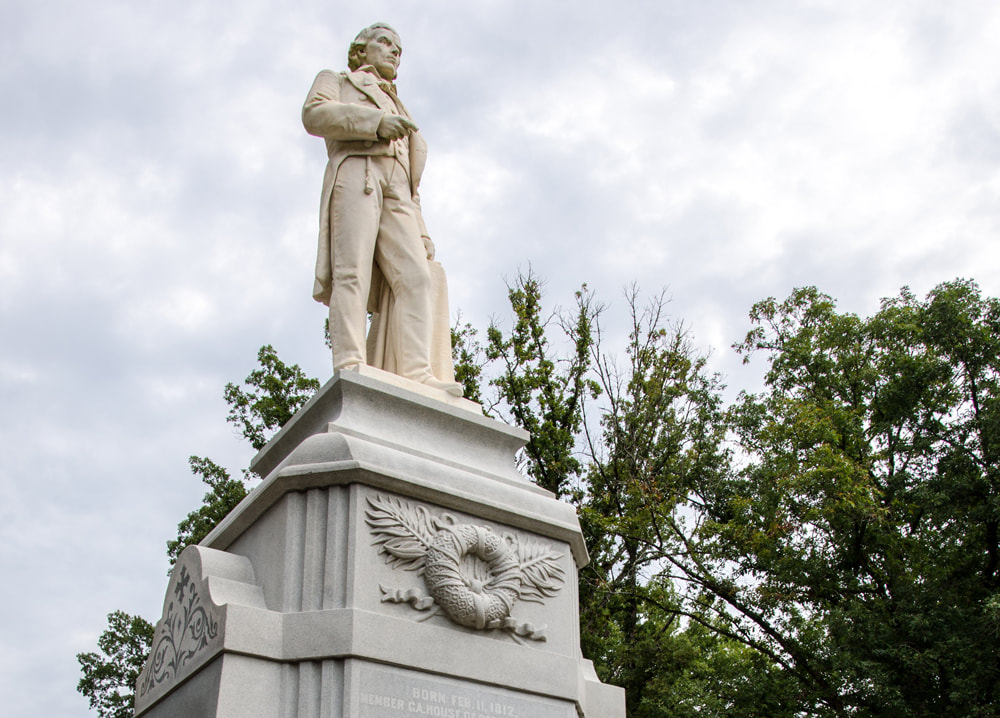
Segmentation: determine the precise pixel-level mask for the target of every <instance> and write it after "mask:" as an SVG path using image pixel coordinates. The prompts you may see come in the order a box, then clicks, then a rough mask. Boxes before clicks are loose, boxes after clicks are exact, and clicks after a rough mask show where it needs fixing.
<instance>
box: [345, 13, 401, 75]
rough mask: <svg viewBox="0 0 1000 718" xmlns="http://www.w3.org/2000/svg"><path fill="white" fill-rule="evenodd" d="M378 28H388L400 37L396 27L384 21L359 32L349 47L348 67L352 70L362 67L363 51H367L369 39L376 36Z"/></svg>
mask: <svg viewBox="0 0 1000 718" xmlns="http://www.w3.org/2000/svg"><path fill="white" fill-rule="evenodd" d="M376 30H388V31H389V32H391V33H392V34H393V35H395V36H396V38H397V39H398V38H399V33H398V32H396V29H395V28H394V27H391V26H390V25H387V24H386V23H384V22H377V23H375V24H374V25H369V26H368V27H366V28H365V29H364V30H362V31H361V32H359V33H358V36H357V37H356V38H354V42H352V43H351V46H350V47H349V48H347V67H348V68H350V70H351V72H354V71H355V70H357V69H358V68H359V67H361V53H362V52H364V51H365V47H366V46H367V45H368V41H369V40H371V39H372V38H373V37H375V31H376Z"/></svg>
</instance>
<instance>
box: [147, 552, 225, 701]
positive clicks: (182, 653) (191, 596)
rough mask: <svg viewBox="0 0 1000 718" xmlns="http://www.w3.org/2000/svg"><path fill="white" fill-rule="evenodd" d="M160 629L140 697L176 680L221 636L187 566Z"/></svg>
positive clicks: (176, 586)
mask: <svg viewBox="0 0 1000 718" xmlns="http://www.w3.org/2000/svg"><path fill="white" fill-rule="evenodd" d="M157 628H158V630H157V631H156V637H155V638H156V644H155V645H154V646H153V650H152V652H151V653H150V656H149V659H148V660H147V662H146V667H145V670H144V673H145V675H144V676H142V677H141V679H140V684H139V695H140V696H144V695H146V693H147V692H148V691H149V690H150V689H151V688H152V687H153V686H155V685H156V684H158V683H162V682H164V681H166V680H170V679H173V678H176V677H177V675H178V673H179V672H180V671H181V670H182V669H183V668H184V667H185V665H186V664H187V663H188V661H190V660H191V659H192V658H194V656H195V655H196V654H197V653H198V652H199V651H200V650H201V649H203V648H204V647H205V646H207V645H208V642H209V640H211V639H214V638H215V637H216V636H217V635H218V633H219V621H218V619H217V618H216V617H215V616H214V615H213V614H212V613H211V612H210V611H209V610H207V609H206V606H205V605H204V604H203V603H202V600H201V594H200V593H199V591H198V585H197V583H196V582H195V581H193V580H191V575H190V574H189V573H188V568H187V566H185V565H181V566H180V574H179V575H178V577H177V581H176V582H175V583H174V599H173V600H171V602H170V605H169V606H168V607H167V613H166V616H164V618H163V622H162V625H161V626H158V627H157Z"/></svg>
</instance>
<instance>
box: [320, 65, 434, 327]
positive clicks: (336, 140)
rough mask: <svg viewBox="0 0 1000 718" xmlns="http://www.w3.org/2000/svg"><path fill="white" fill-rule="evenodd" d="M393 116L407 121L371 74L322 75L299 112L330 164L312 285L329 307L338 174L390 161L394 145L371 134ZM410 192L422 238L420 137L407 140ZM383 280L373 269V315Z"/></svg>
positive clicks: (414, 135)
mask: <svg viewBox="0 0 1000 718" xmlns="http://www.w3.org/2000/svg"><path fill="white" fill-rule="evenodd" d="M397 107H398V114H401V115H402V116H404V117H406V118H408V119H412V118H411V117H410V114H409V113H408V112H407V111H406V108H405V107H403V106H402V103H397V106H394V105H393V101H392V99H390V98H389V96H388V95H386V94H385V93H384V92H383V91H382V90H381V89H380V88H379V86H378V82H377V80H376V79H375V77H374V76H373V75H372V74H371V73H370V72H361V71H357V72H340V73H334V72H331V71H330V70H323V71H322V72H320V73H319V74H318V75H317V76H316V79H315V81H313V84H312V88H311V89H310V90H309V95H308V96H307V97H306V101H305V104H304V105H303V106H302V124H303V125H305V128H306V131H307V132H308V133H309V134H311V135H316V136H317V137H322V138H324V139H325V140H326V154H327V157H328V158H329V159H328V161H327V164H326V172H325V173H324V175H323V194H322V198H321V200H320V209H319V247H318V251H317V253H316V282H315V284H314V285H313V298H314V299H316V301H318V302H322V303H323V304H329V302H330V291H331V288H332V284H333V252H334V251H336V248H335V247H333V241H332V240H333V227H332V226H331V212H330V202H331V198H332V196H333V185H334V182H335V181H336V179H337V170H338V169H339V168H340V163H341V162H343V161H344V159H345V158H346V157H356V156H362V157H364V156H390V157H391V156H394V155H395V154H396V151H395V148H394V147H393V143H392V142H390V141H389V140H381V139H379V137H378V135H377V134H376V130H377V129H378V124H379V121H380V120H381V119H382V117H383V116H384V115H386V114H397ZM409 157H410V162H409V164H410V166H409V168H408V170H409V172H408V174H409V179H410V192H411V194H412V196H413V202H414V205H415V206H416V210H417V211H416V216H417V222H418V224H419V226H420V233H421V235H423V236H425V237H426V236H427V228H426V227H425V226H424V220H423V217H422V216H421V214H420V195H419V193H418V187H419V186H420V176H421V175H422V174H423V171H424V165H425V164H426V163H427V143H426V142H425V141H424V139H423V137H421V135H420V133H419V132H413V133H411V134H410V137H409ZM381 285H382V277H381V272H380V271H379V270H378V267H376V268H375V270H374V273H373V276H372V284H371V291H370V292H369V297H368V309H369V311H373V312H375V311H378V298H379V294H380V292H381Z"/></svg>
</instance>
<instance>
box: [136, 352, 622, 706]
mask: <svg viewBox="0 0 1000 718" xmlns="http://www.w3.org/2000/svg"><path fill="white" fill-rule="evenodd" d="M411 384H412V385H411ZM527 438H528V437H527V435H526V434H525V433H524V432H523V431H521V430H519V429H516V428H513V427H510V426H508V425H506V424H503V423H501V422H497V421H493V420H491V419H487V418H485V417H483V416H482V415H481V413H479V411H478V406H477V405H475V404H473V403H472V402H468V401H465V400H461V399H455V398H453V397H448V396H447V395H446V394H445V393H444V392H439V391H436V390H433V389H427V388H425V387H423V386H421V385H419V384H414V383H411V382H408V381H407V380H405V379H401V378H399V377H395V376H394V375H385V374H384V373H382V372H379V371H377V370H370V369H362V370H361V371H340V372H336V373H335V375H334V377H333V379H331V380H330V381H329V382H328V383H327V384H326V385H325V386H324V387H323V388H322V389H321V390H320V391H319V393H318V394H317V395H316V396H315V397H314V398H313V399H312V400H311V401H310V402H309V403H308V404H307V405H306V406H304V407H303V408H302V409H301V410H300V411H299V412H298V414H296V416H295V417H294V418H293V419H292V420H291V421H290V422H289V423H288V424H287V425H286V426H285V427H284V428H283V429H282V430H281V431H280V432H279V433H278V434H277V435H276V436H275V437H274V438H273V439H272V440H271V441H270V442H269V443H268V445H267V446H266V447H264V449H263V450H262V451H261V452H260V453H259V454H258V455H257V457H256V458H255V459H254V462H253V464H252V466H253V467H254V468H255V470H257V471H258V472H260V473H263V474H266V478H265V479H264V481H263V482H262V483H261V484H260V485H259V486H258V487H256V488H255V489H254V490H253V491H252V492H251V493H250V495H249V496H247V498H246V499H245V500H244V501H243V502H242V503H241V504H240V505H239V506H238V507H237V508H236V509H235V510H234V511H233V512H232V513H231V514H230V515H229V516H228V517H227V518H226V519H225V520H224V521H223V522H222V523H221V524H220V525H219V526H218V527H216V529H215V530H214V531H213V532H212V533H211V534H210V535H209V536H208V537H207V538H206V539H205V540H204V541H203V542H202V543H201V545H199V546H191V547H188V548H187V549H186V550H185V551H184V552H183V553H182V554H181V556H180V558H179V560H178V562H177V565H176V567H175V568H174V571H173V572H172V576H171V580H170V585H169V587H168V590H167V599H166V600H165V602H164V615H163V619H162V620H161V621H160V622H159V623H158V624H157V628H156V635H155V636H154V649H153V654H152V655H151V657H150V661H149V662H148V663H147V665H146V668H145V670H144V671H143V673H142V675H141V676H140V677H139V681H138V684H137V690H136V715H137V716H147V717H149V718H164V717H167V716H178V717H179V716H184V717H185V718H189V717H192V716H197V717H200V716H206V717H207V716H226V717H232V718H237V717H238V718H249V717H254V716H260V717H261V718H264V717H267V718H306V717H313V716H315V717H316V718H319V717H320V716H323V717H324V718H326V717H334V718H346V717H348V716H350V717H351V718H354V717H359V716H360V717H366V718H390V717H403V716H437V717H440V718H504V717H517V718H528V716H541V717H544V718H550V717H551V718H576V716H578V715H579V716H584V717H585V718H586V717H589V718H618V717H623V716H624V715H625V706H624V693H623V692H622V691H621V689H618V688H615V687H611V686H606V685H603V684H601V683H600V682H599V681H598V680H597V677H596V675H595V674H594V670H593V666H592V664H591V663H590V661H587V660H585V659H583V658H582V656H581V654H580V648H579V625H578V605H577V601H578V599H577V570H578V568H579V567H581V566H583V565H585V564H586V562H587V554H586V547H585V545H584V542H583V537H582V534H581V532H580V527H579V524H578V522H577V519H576V515H575V512H574V510H573V507H571V506H569V505H568V504H565V503H562V502H560V501H557V500H556V499H555V498H554V497H553V496H552V495H551V494H550V493H549V492H547V491H545V490H544V489H541V488H539V487H538V486H535V485H534V484H532V483H530V482H529V481H527V480H526V479H524V478H523V477H522V476H521V475H520V474H519V473H518V472H517V470H516V468H515V464H514V457H515V453H516V452H517V451H518V449H519V448H521V447H522V446H523V445H524V442H525V441H526V440H527Z"/></svg>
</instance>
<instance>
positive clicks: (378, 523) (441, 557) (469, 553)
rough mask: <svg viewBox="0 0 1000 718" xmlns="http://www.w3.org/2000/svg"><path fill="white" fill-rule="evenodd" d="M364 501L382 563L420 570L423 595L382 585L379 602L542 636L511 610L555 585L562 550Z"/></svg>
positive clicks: (387, 502)
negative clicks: (407, 606)
mask: <svg viewBox="0 0 1000 718" xmlns="http://www.w3.org/2000/svg"><path fill="white" fill-rule="evenodd" d="M368 505H369V509H368V511H367V513H366V521H367V523H368V526H369V529H370V530H371V533H372V536H374V538H375V540H374V542H373V543H374V544H375V545H378V546H379V547H380V552H381V553H383V554H385V560H386V563H388V564H389V565H391V566H392V567H393V568H402V569H404V570H406V571H414V572H416V573H419V574H423V577H424V583H425V584H426V586H427V591H428V593H429V594H430V595H429V596H427V595H424V594H422V593H421V592H420V590H419V589H416V588H410V589H390V588H386V587H385V586H382V587H381V589H382V601H383V602H389V603H408V604H409V605H410V606H411V607H413V608H414V609H416V610H419V611H427V610H431V609H440V610H443V611H444V613H445V615H447V616H448V617H449V618H450V619H451V620H452V621H454V622H455V623H458V624H460V625H462V626H468V627H469V628H476V629H479V630H493V629H498V630H503V631H507V632H509V633H510V634H511V635H513V636H519V637H522V638H528V639H531V640H536V641H544V640H545V627H544V626H539V627H536V626H534V625H532V624H531V623H525V622H519V621H517V620H516V619H515V618H513V617H511V615H510V614H511V611H512V610H513V608H514V605H515V604H516V603H517V601H519V600H523V601H532V602H535V603H542V602H543V601H544V600H545V599H546V598H551V597H552V596H554V595H555V594H556V593H557V592H558V591H559V590H560V589H561V588H562V586H563V584H564V583H565V572H564V571H563V569H562V567H561V565H560V561H561V559H562V554H558V553H554V552H552V551H551V550H550V549H548V548H547V547H546V546H543V545H542V544H540V543H538V542H535V541H531V540H519V539H518V538H517V537H516V536H514V535H511V534H504V535H503V536H499V535H497V534H496V533H495V532H494V531H492V530H491V529H489V528H487V527H485V526H477V525H475V524H459V523H457V522H456V520H455V517H454V516H452V515H450V514H447V513H443V514H441V515H440V516H433V515H432V514H431V513H430V511H428V509H427V508H426V507H424V506H419V505H418V506H412V505H410V504H409V503H408V502H406V501H402V500H400V499H397V498H394V497H383V496H380V495H379V496H374V497H369V498H368Z"/></svg>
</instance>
